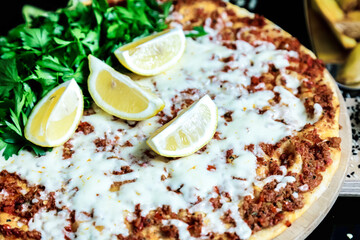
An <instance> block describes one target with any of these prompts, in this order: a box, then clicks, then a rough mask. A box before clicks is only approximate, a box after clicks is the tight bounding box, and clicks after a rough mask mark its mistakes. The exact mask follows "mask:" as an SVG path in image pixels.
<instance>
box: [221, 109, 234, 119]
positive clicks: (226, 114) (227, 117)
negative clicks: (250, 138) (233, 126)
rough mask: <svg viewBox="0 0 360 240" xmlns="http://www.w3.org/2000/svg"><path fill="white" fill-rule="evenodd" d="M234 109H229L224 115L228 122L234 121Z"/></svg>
mask: <svg viewBox="0 0 360 240" xmlns="http://www.w3.org/2000/svg"><path fill="white" fill-rule="evenodd" d="M233 113H234V111H227V112H226V113H225V114H224V115H223V116H222V117H223V118H224V119H225V121H226V122H232V120H233V119H232V114H233Z"/></svg>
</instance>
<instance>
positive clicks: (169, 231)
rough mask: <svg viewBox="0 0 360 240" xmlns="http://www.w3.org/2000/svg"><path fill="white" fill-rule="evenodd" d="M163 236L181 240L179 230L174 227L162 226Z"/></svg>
mask: <svg viewBox="0 0 360 240" xmlns="http://www.w3.org/2000/svg"><path fill="white" fill-rule="evenodd" d="M160 231H161V235H162V236H163V237H166V238H171V239H179V229H177V227H175V226H174V225H168V226H161V227H160Z"/></svg>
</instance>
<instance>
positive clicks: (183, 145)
mask: <svg viewBox="0 0 360 240" xmlns="http://www.w3.org/2000/svg"><path fill="white" fill-rule="evenodd" d="M217 122H218V110H217V107H216V105H215V103H214V102H213V101H212V100H211V98H210V97H209V96H208V95H205V96H204V97H202V98H201V99H199V100H198V101H196V102H194V103H193V104H192V105H191V106H190V107H189V108H187V109H185V110H183V111H182V112H180V114H179V115H178V116H177V117H176V118H174V119H173V120H171V121H170V122H168V123H167V124H165V125H164V126H162V127H160V128H159V129H157V130H156V131H155V132H154V133H153V134H152V135H151V136H150V137H149V139H148V140H147V141H146V143H147V145H148V146H149V147H150V148H151V149H152V150H153V151H154V152H156V153H157V154H159V155H162V156H165V157H185V156H188V155H191V154H193V153H194V152H196V151H198V150H199V149H200V148H202V147H203V146H205V145H206V144H208V143H209V142H210V140H211V139H212V138H213V136H214V134H215V131H216V128H217Z"/></svg>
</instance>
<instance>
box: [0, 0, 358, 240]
mask: <svg viewBox="0 0 360 240" xmlns="http://www.w3.org/2000/svg"><path fill="white" fill-rule="evenodd" d="M231 2H233V3H237V4H245V5H244V7H246V8H248V9H249V10H250V11H252V12H256V13H259V14H261V15H264V16H265V17H266V18H268V19H270V20H271V21H273V22H274V23H275V24H277V25H279V26H280V27H281V28H283V29H284V30H286V31H288V32H289V33H290V34H292V35H293V36H295V37H296V38H298V39H299V41H300V42H301V43H302V44H303V45H304V46H306V47H307V48H309V49H311V48H312V47H311V43H310V39H309V36H308V32H307V28H306V21H305V14H304V6H303V1H301V0H295V1H288V0H272V1H269V0H231ZM290 2H291V4H290ZM24 4H30V5H34V6H38V7H40V8H43V9H46V10H55V9H57V8H59V7H65V6H66V4H67V0H56V1H48V0H46V1H45V0H15V1H7V7H6V8H5V7H3V8H1V9H0V22H1V25H0V35H5V34H6V33H7V31H8V30H9V29H10V28H12V27H14V26H16V25H17V24H20V23H22V22H23V20H22V16H21V8H22V6H23V5H24ZM284 8H285V9H287V10H284ZM9 9H11V10H9ZM9 11H11V14H10V15H9ZM341 90H342V93H343V96H344V99H345V102H346V106H347V109H348V112H349V115H350V119H351V125H352V131H353V146H352V157H351V159H350V166H349V168H348V170H347V176H346V178H345V181H346V182H345V186H343V189H342V191H341V193H340V196H339V198H338V199H337V200H336V202H335V204H334V206H333V207H332V209H331V210H330V212H329V213H328V214H327V216H326V217H325V219H324V220H323V221H322V222H321V224H320V225H319V226H318V227H317V228H316V229H315V230H314V231H313V233H312V234H311V235H310V236H308V237H307V238H306V239H307V240H315V239H316V240H318V239H322V240H323V239H333V240H342V239H360V218H359V217H358V216H359V215H360V141H359V138H360V91H351V92H349V91H345V90H343V89H341ZM354 189H355V191H354ZM355 216H356V217H355Z"/></svg>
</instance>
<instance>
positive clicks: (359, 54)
mask: <svg viewBox="0 0 360 240" xmlns="http://www.w3.org/2000/svg"><path fill="white" fill-rule="evenodd" d="M336 80H337V81H339V82H341V83H344V84H348V85H351V84H357V83H360V43H359V44H357V45H356V47H355V48H354V49H353V50H352V51H351V52H350V54H349V57H348V58H347V59H346V62H345V64H344V65H343V67H342V68H341V69H340V71H339V73H338V75H337V78H336Z"/></svg>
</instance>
